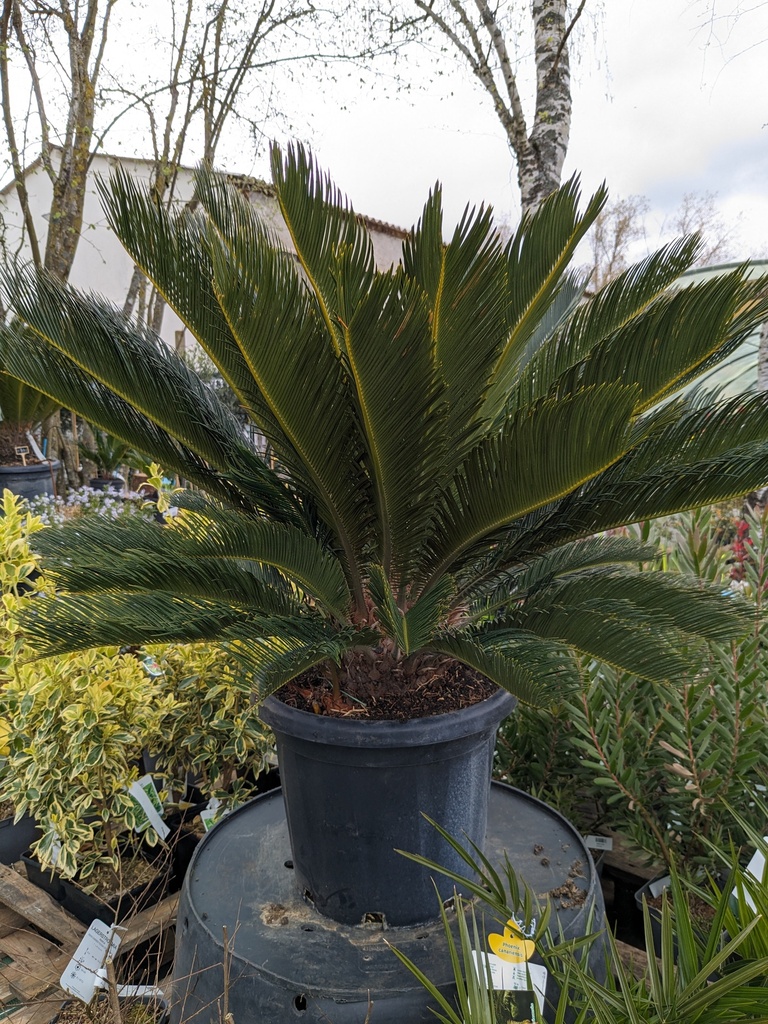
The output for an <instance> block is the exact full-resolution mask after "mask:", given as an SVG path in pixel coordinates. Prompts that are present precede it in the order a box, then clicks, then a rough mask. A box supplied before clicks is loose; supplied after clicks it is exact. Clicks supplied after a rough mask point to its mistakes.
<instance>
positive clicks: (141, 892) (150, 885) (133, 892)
mask: <svg viewBox="0 0 768 1024" xmlns="http://www.w3.org/2000/svg"><path fill="white" fill-rule="evenodd" d="M136 855H137V856H141V857H143V858H144V859H145V860H147V861H148V862H149V863H151V864H155V865H156V866H157V868H158V873H157V875H156V877H154V878H152V879H150V880H149V881H148V882H142V883H140V884H138V885H136V886H134V887H133V888H132V889H128V890H126V891H125V892H122V893H119V894H118V895H115V896H112V897H110V898H109V899H106V900H105V899H101V898H100V897H98V896H96V895H94V894H93V893H90V892H86V891H85V889H83V888H82V886H81V885H80V884H79V883H78V881H77V879H76V878H75V879H69V878H62V877H61V875H59V874H57V873H56V872H55V871H54V872H51V870H50V869H49V870H47V871H43V869H42V868H41V866H40V862H39V861H38V860H37V858H36V857H34V855H33V854H31V853H30V852H29V851H27V852H26V853H24V854H22V858H21V859H22V860H23V861H24V866H25V868H26V872H27V878H28V879H29V880H30V882H33V883H34V884H35V885H37V886H39V887H40V888H41V889H43V890H44V891H45V892H47V893H48V894H49V895H50V896H52V897H53V898H54V899H55V900H57V901H58V902H59V903H61V905H62V906H63V907H64V908H65V909H66V910H68V911H69V912H70V914H72V915H74V917H76V918H77V919H78V921H81V922H82V923H83V924H86V925H89V924H92V922H93V921H96V920H98V921H103V922H104V923H105V924H119V923H120V922H121V921H123V920H125V918H126V917H128V916H130V915H131V914H134V913H136V912H138V911H140V910H146V908H147V907H150V906H152V905H153V904H155V903H158V902H159V901H160V900H161V899H163V897H165V896H167V895H168V894H169V893H170V892H175V891H177V890H178V889H179V888H180V886H181V882H182V881H183V878H184V870H186V866H187V864H188V863H189V860H190V859H191V851H190V852H189V853H188V854H187V857H186V861H185V863H184V865H183V870H181V871H180V870H179V867H180V866H179V864H178V862H177V858H176V857H175V856H173V855H172V854H171V853H170V852H169V851H167V850H166V849H165V848H164V847H162V846H160V845H158V846H156V847H150V846H148V845H146V844H145V843H143V842H139V844H138V847H137V851H136ZM85 884H86V885H87V884H88V883H87V880H86V883H85Z"/></svg>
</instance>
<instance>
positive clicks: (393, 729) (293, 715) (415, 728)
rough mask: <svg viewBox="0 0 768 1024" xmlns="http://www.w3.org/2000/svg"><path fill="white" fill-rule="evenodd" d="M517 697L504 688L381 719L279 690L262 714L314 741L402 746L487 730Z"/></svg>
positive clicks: (278, 727) (266, 702) (286, 730)
mask: <svg viewBox="0 0 768 1024" xmlns="http://www.w3.org/2000/svg"><path fill="white" fill-rule="evenodd" d="M516 704H517V698H516V697H515V696H513V695H512V694H511V693H509V692H508V691H507V690H503V689H501V688H499V689H498V690H497V691H496V693H494V694H492V695H491V696H490V697H487V698H486V699H485V700H482V701H478V702H477V703H476V704H471V705H470V706H469V707H466V708H461V709H460V710H458V711H448V712H446V713H445V714H441V715H427V716H425V717H423V718H412V719H410V720H408V721H406V722H401V721H398V720H397V719H377V720H375V721H369V720H360V719H353V718H334V717H331V716H329V715H315V714H312V713H311V712H309V711H302V710H300V709H299V708H292V707H290V706H289V705H288V704H284V703H283V702H282V701H281V700H279V699H278V698H277V697H275V696H274V695H270V696H269V697H267V698H266V699H265V700H264V702H263V703H262V705H261V708H260V710H259V715H260V717H261V719H262V721H264V722H265V723H266V724H267V725H269V726H270V727H271V728H272V729H274V731H275V732H282V733H285V734H288V735H290V736H292V737H294V738H297V739H300V740H305V741H307V742H309V743H325V744H334V745H336V746H340V747H359V746H368V747H401V746H407V745H409V744H423V743H444V742H448V741H453V740H457V739H461V738H463V737H465V736H472V735H475V734H476V733H481V732H486V731H487V730H488V729H489V728H491V727H494V728H495V726H497V725H498V724H499V723H500V722H501V720H502V719H503V718H506V717H507V715H510V714H511V713H512V711H513V710H514V708H515V705H516Z"/></svg>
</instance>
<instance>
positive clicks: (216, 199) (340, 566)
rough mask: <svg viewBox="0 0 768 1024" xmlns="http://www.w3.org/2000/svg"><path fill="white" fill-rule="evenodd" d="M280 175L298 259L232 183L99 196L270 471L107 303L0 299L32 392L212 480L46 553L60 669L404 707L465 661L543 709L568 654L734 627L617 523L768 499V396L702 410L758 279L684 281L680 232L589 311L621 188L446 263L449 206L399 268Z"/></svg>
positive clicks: (557, 208)
mask: <svg viewBox="0 0 768 1024" xmlns="http://www.w3.org/2000/svg"><path fill="white" fill-rule="evenodd" d="M272 170H273V176H274V186H275V192H276V196H277V203H278V205H279V209H280V213H281V215H282V217H283V219H284V221H285V225H286V227H287V229H288V232H289V234H290V237H291V239H292V241H293V245H294V248H295V253H294V252H287V251H285V249H284V248H282V247H281V245H280V244H279V242H278V241H277V239H276V237H275V236H274V235H273V234H272V232H271V231H270V229H269V228H268V227H267V226H266V225H265V224H263V223H262V222H261V221H260V220H259V218H258V216H257V214H256V213H255V212H254V210H253V209H252V208H251V207H250V206H249V204H248V202H247V201H246V200H245V199H244V198H243V197H242V196H241V195H240V194H239V193H237V192H236V191H235V190H234V189H233V188H231V187H230V186H229V185H227V184H226V183H225V182H224V181H223V180H222V179H220V178H218V177H216V176H215V175H213V174H211V173H207V172H200V173H199V174H198V176H197V195H198V198H199V203H198V205H197V207H196V209H195V210H194V211H192V212H190V211H189V210H186V211H184V212H182V213H179V214H178V215H169V214H168V213H167V212H166V211H165V210H164V209H161V208H159V207H158V206H157V205H156V204H155V203H154V202H153V201H152V199H151V198H150V197H149V196H147V195H146V194H144V193H143V192H142V190H141V188H140V187H139V186H138V185H137V184H135V183H134V182H133V181H132V180H131V179H130V178H128V177H127V176H126V175H124V174H122V173H119V172H118V173H117V174H116V175H115V177H114V179H113V181H112V182H111V185H110V186H109V187H108V188H107V187H104V188H103V190H102V191H103V200H104V204H105V208H106V211H107V216H108V219H109V222H110V225H111V226H112V228H113V230H114V231H115V232H116V234H117V235H118V237H119V238H120V239H121V241H122V243H123V245H124V246H125V248H126V249H127V251H128V252H129V254H130V256H131V258H132V259H133V260H135V262H136V263H137V265H138V266H140V267H141V269H142V270H143V271H144V272H145V273H146V274H147V276H148V277H149V279H150V280H151V281H152V282H153V284H154V285H155V286H156V287H157V289H158V290H159V292H160V293H161V294H162V296H163V297H164V298H165V300H166V301H167V302H168V304H169V305H170V306H171V307H172V308H173V309H174V310H175V312H176V313H177V314H178V315H179V317H180V318H181V319H182V321H183V322H184V323H185V325H186V326H187V329H188V330H189V331H190V333H191V334H192V335H193V336H194V337H195V338H196V339H197V341H198V342H199V343H200V345H201V346H202V347H203V348H204V350H205V351H206V352H207V354H208V355H209V356H210V358H211V359H212V360H213V361H214V363H215V364H216V366H217V367H218V370H219V372H220V374H221V376H222V377H223V378H224V380H225V381H226V382H227V383H228V385H229V386H230V387H231V388H232V390H233V391H234V393H235V395H236V396H237V398H238V400H239V402H240V403H241V405H242V407H243V409H244V410H246V412H247V413H248V415H249V416H250V418H251V419H252V420H253V422H254V423H255V424H256V425H257V426H258V429H259V430H260V431H261V432H262V434H263V436H264V437H265V438H266V441H267V442H268V446H269V451H270V457H269V459H265V458H264V457H262V456H261V455H260V454H258V453H257V452H256V451H255V450H254V449H253V448H252V447H251V446H250V445H249V443H248V442H247V440H246V439H245V438H244V436H243V432H242V429H241V427H240V425H239V424H238V423H237V422H236V420H235V418H234V417H233V416H232V415H230V413H229V412H228V411H227V410H226V409H225V408H224V407H223V405H222V404H221V403H220V402H219V401H218V399H217V398H216V396H215V394H213V393H212V392H211V391H209V390H208V389H207V388H206V387H205V386H204V385H202V384H201V383H200V381H199V379H198V378H197V377H196V376H195V374H194V372H192V371H190V369H189V368H188V367H187V366H186V365H185V364H184V362H183V361H182V360H181V359H180V358H178V357H177V356H176V355H175V354H174V353H173V352H171V351H169V349H168V348H167V347H166V346H165V345H164V344H163V343H162V342H161V341H159V340H158V338H156V337H155V336H154V335H152V334H151V333H150V332H149V331H148V330H146V329H145V328H143V327H142V326H139V325H137V324H135V323H133V322H130V321H128V320H126V319H124V318H123V317H122V316H121V315H120V313H119V312H118V311H117V310H116V309H115V308H113V307H112V306H110V305H109V304H108V303H107V302H105V301H102V300H100V299H98V298H95V297H93V296H86V295H83V294H79V293H77V292H75V291H73V290H71V289H69V288H65V287H62V286H61V285H60V284H58V283H57V282H55V281H54V280H52V279H50V278H48V277H45V276H42V275H36V274H34V273H32V272H31V271H30V272H29V273H26V274H23V275H21V276H19V277H16V278H15V279H13V280H9V281H8V282H7V285H8V291H9V295H10V300H11V304H12V308H13V310H14V313H15V315H16V317H17V318H18V321H19V322H20V323H21V324H23V325H26V327H27V328H29V330H30V331H31V332H32V335H33V337H34V339H35V340H34V341H30V340H28V335H27V334H25V335H24V343H23V344H22V343H21V342H20V340H17V341H14V337H13V333H12V332H10V333H7V335H6V343H5V346H4V350H5V352H4V358H5V359H6V362H7V365H8V368H9V369H10V371H11V372H12V373H14V374H15V375H17V376H18V377H20V378H21V379H23V380H25V381H27V382H28V383H29V384H31V385H32V386H34V387H36V388H39V389H41V390H43V391H45V392H46V393H47V394H49V395H51V396H52V397H53V398H55V399H56V400H57V401H59V402H61V403H63V404H65V405H66V406H67V407H69V408H73V409H76V410H77V411H78V412H79V413H80V414H81V415H83V416H85V417H86V418H87V419H88V420H90V421H91V422H92V423H94V424H96V425H98V427H100V428H101V429H102V430H105V431H108V432H109V433H110V434H112V435H114V436H116V437H119V438H122V439H124V440H125V442H126V443H127V444H130V445H131V447H133V448H135V449H136V450H138V451H142V452H146V453H148V454H150V455H151V456H153V457H154V458H155V459H156V460H157V461H158V462H159V463H160V464H161V465H162V466H163V467H164V468H165V469H166V470H167V471H172V472H175V473H178V474H180V475H181V476H182V477H183V478H184V479H185V480H187V481H188V482H189V483H190V484H192V485H194V488H195V490H190V491H188V492H186V493H185V494H184V495H183V496H182V497H183V500H182V501H181V502H180V504H181V505H182V512H181V514H180V515H179V516H178V517H177V518H176V519H175V520H174V521H173V522H172V524H171V526H170V528H169V527H168V526H163V525H160V524H154V523H144V522H139V521H137V520H135V519H132V520H131V521H124V522H121V523H120V524H109V523H102V522H95V521H94V522H85V521H80V522H77V523H74V524H72V525H70V526H67V527H65V528H63V529H60V530H47V531H45V533H44V534H42V535H41V536H40V539H39V546H40V548H41V549H42V550H43V553H44V554H45V556H46V557H47V564H48V568H49V571H50V573H51V575H52V576H53V577H54V579H55V582H56V583H57V585H58V587H59V588H60V592H59V594H58V596H57V598H56V599H55V600H48V601H46V600H45V599H41V601H39V602H38V603H37V611H36V614H35V617H34V619H33V620H32V621H30V623H29V624H28V625H29V630H30V634H31V638H32V640H33V643H34V645H35V646H36V648H37V649H38V650H39V651H40V652H42V653H46V654H49V653H54V652H57V651H62V650H68V649H72V648H75V647H86V646H90V645H96V644H107V643H116V642H119V643H131V644H135V643H142V642H149V641H161V640H171V639H173V640H188V641H194V640H203V639H204V640H212V639H215V640H218V641H221V642H222V643H225V644H228V645H231V646H232V647H233V649H234V650H236V651H237V652H238V654H239V655H240V656H241V657H243V658H245V659H247V660H248V661H249V662H250V663H251V664H252V665H253V667H254V670H255V671H254V677H255V688H256V689H257V691H258V692H259V694H262V695H263V694H265V693H267V692H271V691H273V690H274V689H275V688H276V687H277V686H279V685H280V684H281V683H283V682H284V681H286V680H288V679H290V678H292V677H294V676H296V675H298V674H299V673H301V672H303V671H304V670H307V669H308V668H310V667H312V666H318V668H317V673H318V674H321V675H322V674H323V673H325V674H326V675H327V677H328V679H329V682H330V684H331V685H332V686H333V687H334V690H335V692H336V694H337V695H338V692H339V690H342V691H345V692H346V693H353V694H354V693H355V692H357V693H358V695H359V694H360V693H361V692H364V693H366V694H368V695H370V693H371V692H372V691H371V687H370V686H368V688H367V689H366V688H365V687H363V688H362V690H361V688H360V680H361V678H362V677H364V676H367V678H368V679H369V680H370V679H373V680H375V681H376V686H377V687H379V688H386V687H387V686H388V685H390V684H392V685H395V684H396V685H397V686H398V687H401V688H407V686H408V683H409V681H411V680H413V679H415V678H419V673H423V672H424V670H425V669H424V666H425V665H427V666H428V667H429V671H430V672H432V673H434V672H435V671H438V672H440V671H442V670H445V669H447V668H448V663H449V662H450V663H455V662H457V661H458V662H461V663H464V664H465V665H467V666H469V667H470V668H471V670H473V671H475V672H478V673H480V674H482V675H484V676H486V677H488V678H490V679H491V680H493V681H495V682H496V683H498V684H499V685H501V686H503V687H506V688H508V689H509V690H510V691H512V692H513V693H515V694H517V695H518V697H519V698H520V699H522V700H525V701H531V702H537V703H547V702H549V701H551V700H553V699H555V698H556V697H557V695H558V693H559V692H561V690H562V688H563V687H566V686H568V685H569V683H570V682H571V680H572V678H573V675H574V672H575V668H574V664H575V663H574V658H573V652H574V651H577V652H581V653H587V654H589V655H590V656H592V657H594V658H596V659H602V660H604V661H607V662H610V663H612V664H614V665H617V666H621V667H622V668H625V669H627V670H629V671H632V672H636V673H639V674H641V675H644V676H648V677H651V678H660V677H669V676H674V675H675V674H676V673H677V672H679V671H682V670H683V669H684V668H685V667H686V666H687V663H688V660H689V659H690V657H691V651H692V650H693V649H694V647H695V646H696V644H697V643H699V642H700V641H701V640H702V639H707V638H721V637H723V636H726V635H731V634H732V632H733V630H734V629H736V628H738V610H737V608H736V605H735V602H734V601H728V600H725V599H722V598H721V597H720V596H719V594H717V593H715V592H714V591H713V590H712V589H708V588H707V586H706V585H705V584H703V583H695V582H693V581H689V582H687V583H686V582H681V578H680V577H674V578H673V577H670V576H666V575H664V574H663V573H660V572H658V573H640V572H637V571H636V567H637V564H638V563H639V562H642V561H644V560H648V559H649V558H651V557H652V556H653V552H652V551H651V550H650V549H649V548H648V547H645V546H643V545H640V544H638V543H635V542H634V541H631V540H629V539H626V538H624V537H621V536H616V535H611V534H610V531H611V530H612V529H613V528H615V527H619V526H621V525H622V524H626V523H632V522H635V521H638V520H642V519H648V518H652V517H655V516H660V515H664V514H667V513H671V512H674V511H676V510H679V509H683V508H688V507H692V506H695V505H701V504H704V503H707V502H713V501H716V500H720V499H725V498H728V497H731V496H735V495H739V494H742V493H744V492H746V491H747V490H749V489H751V488H753V487H755V486H756V485H758V484H761V483H762V482H764V481H765V480H766V479H768V396H766V395H763V394H751V395H745V396H742V397H739V398H738V399H735V400H733V399H731V400H722V399H721V398H719V397H718V396H717V395H716V394H704V393H697V392H696V391H695V390H691V387H690V385H691V384H692V383H693V382H695V381H696V379H697V378H698V377H699V376H700V375H701V374H703V373H704V372H705V371H706V370H708V369H709V368H711V367H712V365H714V364H715V363H716V362H717V361H719V360H721V359H723V358H724V357H725V356H727V355H728V354H729V353H730V352H732V351H733V350H734V349H735V348H736V346H738V345H739V344H740V342H741V341H742V340H743V339H744V338H745V337H746V336H747V335H748V334H749V333H750V332H751V331H752V330H753V329H754V328H755V326H756V325H757V324H758V323H760V322H761V321H762V320H763V319H765V318H766V317H768V303H766V301H765V300H764V299H763V298H761V294H762V293H763V292H764V290H765V282H764V281H747V280H746V276H745V273H743V272H742V271H741V270H735V271H733V272H730V273H728V274H725V275H723V276H722V277H720V278H718V279H716V280H708V281H706V282H704V283H700V284H694V285H690V286H688V287H684V288H682V287H678V288H675V287H674V284H675V281H676V279H677V278H678V277H679V275H680V274H681V273H682V272H683V271H684V270H686V269H687V268H688V267H690V266H691V264H692V262H693V261H694V260H695V257H696V253H697V242H696V240H695V239H684V240H681V241H678V242H675V243H673V244H671V245H668V246H666V247H665V248H663V249H662V250H660V251H659V252H657V253H656V254H654V255H653V256H651V257H649V258H648V259H646V260H645V261H643V262H642V263H640V264H638V265H637V266H634V267H632V268H631V269H630V270H628V271H627V272H626V273H624V274H623V275H622V276H621V277H620V278H619V279H617V280H616V281H614V282H613V283H611V284H610V285H608V286H607V287H606V288H604V289H603V290H602V291H601V292H600V293H599V294H597V295H595V296H594V297H592V298H590V299H589V300H588V301H586V300H585V299H584V297H583V281H580V279H579V277H578V276H577V275H576V274H575V273H573V271H572V270H571V269H570V266H571V264H572V263H573V258H574V253H575V251H576V248H577V245H578V243H579V241H580V240H581V239H582V238H583V237H584V235H585V233H586V231H587V230H588V228H589V226H590V224H591V223H592V222H593V221H594V219H595V217H596V216H597V214H598V213H599V211H600V209H601V207H602V205H603V203H604V201H605V194H604V192H603V191H602V190H601V191H599V192H598V193H597V194H596V195H595V196H594V197H593V198H592V199H591V200H590V201H589V203H588V204H587V205H586V209H585V211H584V212H583V213H580V212H579V208H578V207H579V190H578V186H577V183H576V182H573V181H572V182H570V183H568V184H566V185H565V186H564V187H563V188H561V189H560V190H559V191H558V192H556V193H555V194H553V195H552V196H551V197H550V198H549V199H548V200H547V201H546V202H545V203H544V204H542V206H541V208H540V209H539V210H538V212H537V213H536V214H535V215H534V216H532V217H530V218H527V219H525V220H524V221H523V223H522V224H521V226H520V228H519V230H518V231H517V232H516V234H515V235H514V236H513V237H512V238H511V239H510V241H509V242H508V243H507V244H503V242H502V241H501V240H500V238H499V237H498V234H497V233H496V231H495V229H494V226H493V221H492V217H491V212H490V211H489V210H487V209H482V208H481V209H480V210H479V211H468V212H467V213H466V214H465V216H464V218H463V219H462V221H461V223H460V225H459V226H458V227H457V228H456V230H455V232H454V233H453V236H452V237H451V240H450V241H449V242H448V243H447V244H446V243H444V241H443V220H442V213H441V199H440V190H439V188H436V189H435V190H434V191H433V192H432V194H431V195H430V196H429V198H428V200H427V203H426V206H425V208H424V212H423V215H422V217H421V220H420V221H419V223H418V225H417V226H416V227H415V228H414V229H413V230H412V232H411V233H410V234H409V236H408V238H407V240H406V242H405V244H404V247H403V254H402V260H401V262H400V264H399V265H398V266H396V267H393V268H392V269H390V270H386V271H378V270H377V269H376V267H375V264H374V258H373V250H372V244H371V240H370V238H369V236H368V233H367V231H366V228H365V227H364V225H363V223H362V222H361V220H360V219H359V218H358V217H357V216H356V215H355V214H354V212H353V211H352V209H351V208H350V207H349V205H348V204H347V203H346V201H345V200H344V198H343V197H342V196H341V195H340V194H339V193H338V191H337V190H336V189H335V188H334V186H333V185H332V183H331V182H330V181H329V179H328V178H327V177H325V176H324V175H323V174H321V172H320V171H319V169H318V167H317V166H316V164H315V163H314V161H313V160H312V159H311V158H309V157H308V156H307V154H306V153H305V152H304V151H303V150H302V149H301V148H299V147H296V148H290V149H288V151H287V152H286V153H282V152H281V151H280V150H278V149H275V150H274V151H273V154H272ZM606 531H608V532H607V533H606ZM449 678H450V672H446V680H448V679H449ZM446 685H449V684H448V683H447V682H446ZM356 687H357V690H356Z"/></svg>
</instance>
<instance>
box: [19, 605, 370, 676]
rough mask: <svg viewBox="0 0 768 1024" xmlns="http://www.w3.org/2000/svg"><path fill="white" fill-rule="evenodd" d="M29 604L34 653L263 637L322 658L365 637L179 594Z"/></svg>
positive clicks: (315, 619)
mask: <svg viewBox="0 0 768 1024" xmlns="http://www.w3.org/2000/svg"><path fill="white" fill-rule="evenodd" d="M35 604H36V606H37V607H35V608H33V609H30V610H29V611H27V612H25V613H24V615H23V623H22V624H23V627H24V629H25V632H26V634H27V636H28V637H29V640H30V643H29V646H28V648H27V650H26V653H27V655H29V656H30V657H32V658H35V659H36V658H41V657H43V658H46V657H51V656H54V655H58V654H62V653H64V652H67V651H77V650H86V649H88V648H90V647H108V646H123V645H128V646H143V645H144V644H153V643H173V642H179V643H196V642H198V641H209V642H217V643H220V644H223V645H232V646H233V647H234V646H235V645H236V646H237V647H238V649H241V648H243V647H245V648H247V647H248V646H249V645H251V646H253V645H255V644H257V643H259V642H261V641H265V642H267V643H268V645H271V646H272V647H273V648H275V649H276V648H282V649H283V650H285V651H289V650H293V649H295V648H298V647H303V648H306V649H309V648H310V647H312V646H313V645H314V647H315V648H316V650H318V651H321V652H323V653H322V655H321V658H320V660H322V659H323V658H326V657H328V656H329V654H328V652H331V654H332V656H333V657H336V656H337V654H338V653H339V651H342V650H345V649H347V648H348V647H349V646H354V644H355V643H359V642H360V641H361V639H363V640H365V639H370V635H369V634H363V633H360V632H359V631H356V630H353V629H351V628H350V627H347V628H346V629H344V630H337V629H335V628H333V627H332V626H330V625H329V624H328V622H327V620H324V619H323V618H321V617H320V616H312V615H304V616H296V615H287V616H281V615H271V614H267V615H261V614H258V613H254V612H252V611H250V610H243V609H239V608H236V607H235V606H234V605H228V604H226V603H224V602H221V601H211V600H204V599H202V598H195V597H185V596H183V595H171V594H163V593H152V594H147V593H121V592H116V593H99V594H57V595H56V597H55V598H41V599H40V601H39V602H35ZM43 612H44V622H43V621H42V619H43V615H42V614H41V613H43Z"/></svg>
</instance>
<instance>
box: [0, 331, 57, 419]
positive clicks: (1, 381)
mask: <svg viewBox="0 0 768 1024" xmlns="http://www.w3.org/2000/svg"><path fill="white" fill-rule="evenodd" d="M29 333H30V332H29V331H27V330H26V329H25V327H24V326H23V325H22V324H14V325H13V326H11V325H8V324H2V323H0V352H2V351H4V350H6V349H7V347H8V346H9V345H14V346H15V345H23V344H24V342H25V340H26V339H27V337H28V335H29ZM6 369H7V367H6V366H5V364H4V363H3V361H2V356H0V420H4V421H6V422H7V423H18V424H23V425H25V426H26V425H33V426H37V425H38V424H40V423H42V422H43V420H44V419H46V418H47V417H48V416H50V415H51V413H53V412H55V411H56V410H57V409H58V408H60V405H59V403H58V402H56V401H55V400H54V399H52V398H50V397H49V396H48V395H47V394H44V393H43V392H42V391H38V390H36V389H35V388H31V387H30V386H29V385H28V384H25V383H24V382H23V381H20V380H19V379H18V378H17V377H12V376H11V375H10V374H8V373H6V372H5V371H6Z"/></svg>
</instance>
